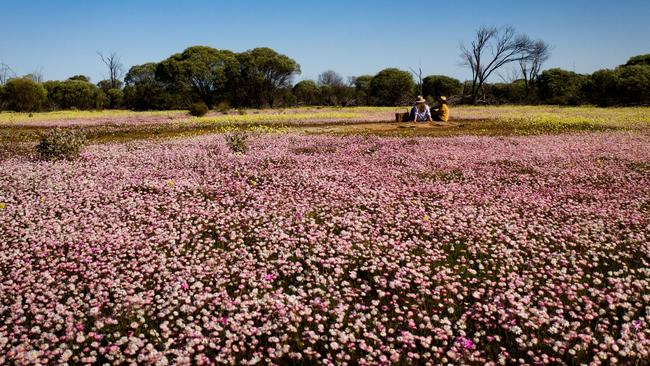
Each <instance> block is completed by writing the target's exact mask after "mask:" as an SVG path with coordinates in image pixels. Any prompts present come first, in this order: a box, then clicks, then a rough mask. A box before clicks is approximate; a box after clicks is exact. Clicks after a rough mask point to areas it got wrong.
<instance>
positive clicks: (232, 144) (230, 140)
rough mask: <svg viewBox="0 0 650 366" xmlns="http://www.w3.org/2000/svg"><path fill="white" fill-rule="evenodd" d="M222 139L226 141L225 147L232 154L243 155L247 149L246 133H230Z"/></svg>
mask: <svg viewBox="0 0 650 366" xmlns="http://www.w3.org/2000/svg"><path fill="white" fill-rule="evenodd" d="M224 138H225V139H226V145H228V148H229V149H230V152H232V153H233V154H243V153H245V152H246V150H247V149H248V147H247V146H246V140H247V139H248V134H247V133H246V131H242V130H237V131H230V132H228V133H226V135H225V136H224Z"/></svg>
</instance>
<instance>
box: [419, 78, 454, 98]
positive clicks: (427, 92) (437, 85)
mask: <svg viewBox="0 0 650 366" xmlns="http://www.w3.org/2000/svg"><path fill="white" fill-rule="evenodd" d="M462 91H463V85H462V84H461V83H460V81H459V80H458V79H454V78H451V77H449V76H444V75H429V76H427V77H425V78H424V79H423V80H422V93H423V95H424V96H425V97H434V98H435V97H439V96H446V97H452V96H455V95H459V94H460V93H461V92H462Z"/></svg>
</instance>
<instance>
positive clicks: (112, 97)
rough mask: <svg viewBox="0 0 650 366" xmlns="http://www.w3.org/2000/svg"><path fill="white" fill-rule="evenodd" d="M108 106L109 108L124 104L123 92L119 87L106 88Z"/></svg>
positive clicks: (119, 106)
mask: <svg viewBox="0 0 650 366" xmlns="http://www.w3.org/2000/svg"><path fill="white" fill-rule="evenodd" d="M104 93H105V94H106V97H107V98H108V107H109V108H110V109H117V108H121V107H122V106H123V105H124V92H122V90H120V89H108V90H107V91H106V92H104Z"/></svg>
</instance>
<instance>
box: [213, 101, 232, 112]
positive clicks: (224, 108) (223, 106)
mask: <svg viewBox="0 0 650 366" xmlns="http://www.w3.org/2000/svg"><path fill="white" fill-rule="evenodd" d="M214 109H215V110H216V111H217V112H221V113H226V112H228V111H229V110H230V104H228V102H220V103H219V104H217V106H216V107H214Z"/></svg>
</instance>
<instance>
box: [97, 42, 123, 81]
mask: <svg viewBox="0 0 650 366" xmlns="http://www.w3.org/2000/svg"><path fill="white" fill-rule="evenodd" d="M97 55H98V56H99V58H100V59H101V60H102V62H103V63H104V65H106V67H107V68H108V74H109V80H110V81H111V88H115V89H118V88H119V87H120V79H122V76H124V66H123V65H122V62H121V59H120V56H118V54H117V52H111V53H110V55H108V56H104V54H103V53H101V52H99V51H97Z"/></svg>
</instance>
